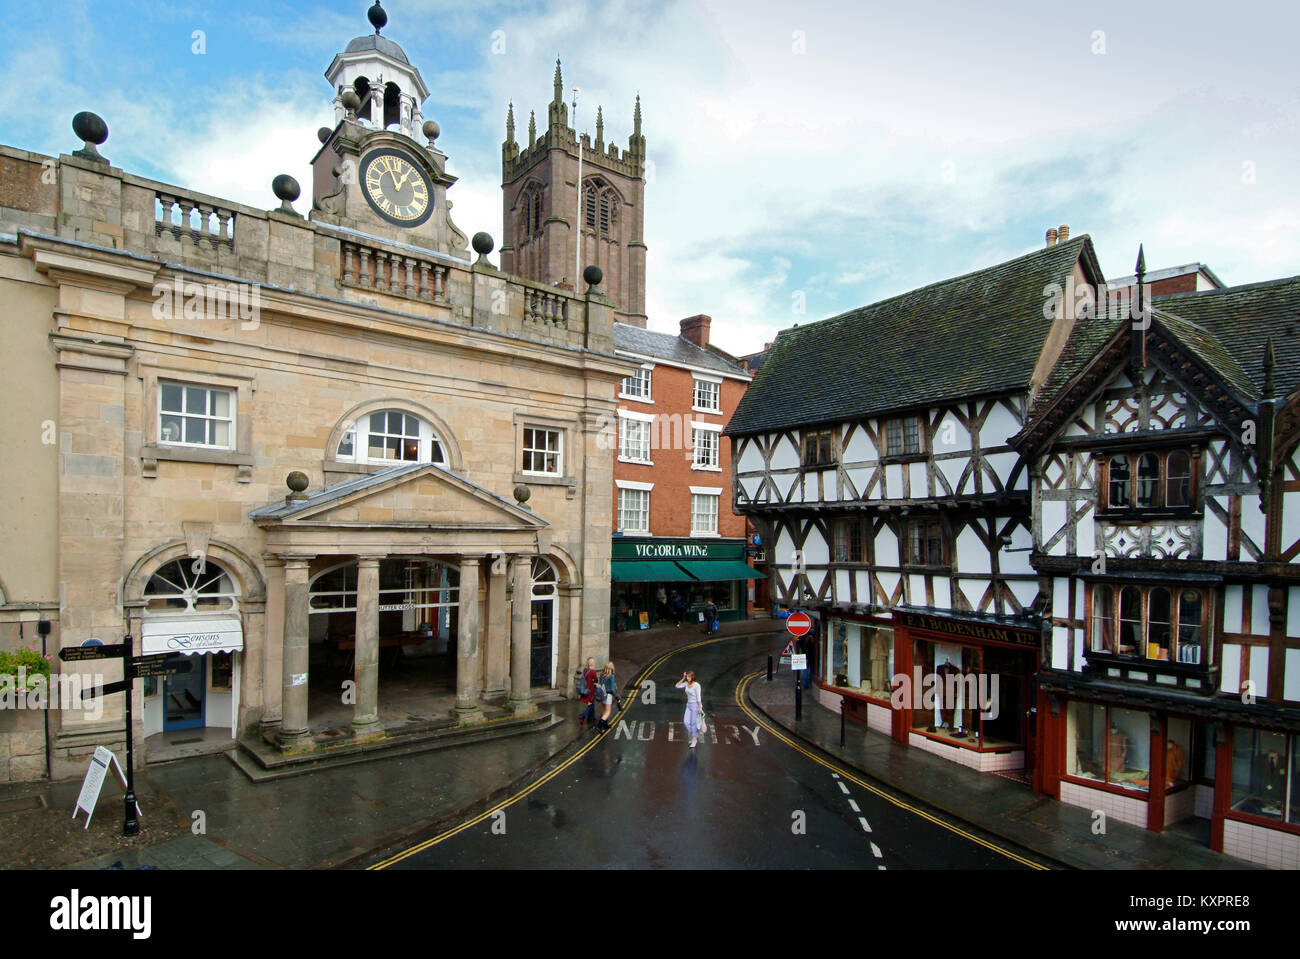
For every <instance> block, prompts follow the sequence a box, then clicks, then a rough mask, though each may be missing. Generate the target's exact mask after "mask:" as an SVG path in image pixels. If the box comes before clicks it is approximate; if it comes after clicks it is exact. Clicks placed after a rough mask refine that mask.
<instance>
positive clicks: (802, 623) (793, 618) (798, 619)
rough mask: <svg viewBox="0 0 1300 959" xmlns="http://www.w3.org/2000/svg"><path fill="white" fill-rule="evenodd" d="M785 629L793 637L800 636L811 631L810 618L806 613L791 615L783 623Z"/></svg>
mask: <svg viewBox="0 0 1300 959" xmlns="http://www.w3.org/2000/svg"><path fill="white" fill-rule="evenodd" d="M785 628H786V629H788V630H789V631H790V632H791V633H793V634H794V635H795V636H802V635H803V634H804V633H806V632H808V630H810V629H812V618H811V617H809V615H808V614H807V613H791V614H790V618H789V619H787V620H786V621H785Z"/></svg>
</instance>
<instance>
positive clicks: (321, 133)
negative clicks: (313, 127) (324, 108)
mask: <svg viewBox="0 0 1300 959" xmlns="http://www.w3.org/2000/svg"><path fill="white" fill-rule="evenodd" d="M333 132H334V131H333V130H331V129H330V128H329V127H321V128H320V129H319V130H317V131H316V139H317V140H319V141H320V142H321V143H325V142H327V141H328V140H329V138H330V134H331V133H333Z"/></svg>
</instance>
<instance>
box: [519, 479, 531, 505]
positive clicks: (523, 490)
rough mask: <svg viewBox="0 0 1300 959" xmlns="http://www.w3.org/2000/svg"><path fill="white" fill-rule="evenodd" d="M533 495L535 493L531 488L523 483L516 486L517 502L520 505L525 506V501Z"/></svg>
mask: <svg viewBox="0 0 1300 959" xmlns="http://www.w3.org/2000/svg"><path fill="white" fill-rule="evenodd" d="M532 495H533V491H532V490H530V489H529V488H528V487H527V486H525V485H524V484H523V483H520V484H519V485H518V486H516V487H515V502H516V503H518V504H519V505H520V506H523V505H524V504H525V503H527V502H528V499H529V497H531V496H532Z"/></svg>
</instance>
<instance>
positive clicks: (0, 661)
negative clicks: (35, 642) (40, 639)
mask: <svg viewBox="0 0 1300 959" xmlns="http://www.w3.org/2000/svg"><path fill="white" fill-rule="evenodd" d="M19 666H25V667H27V688H28V689H31V688H33V683H34V681H35V679H36V677H37V676H38V675H40V676H44V677H45V681H46V682H47V683H48V682H49V681H50V661H49V660H48V659H46V658H45V657H44V656H42V655H41V654H40V653H38V652H37V651H36V650H34V649H27V648H19V649H15V650H14V651H13V652H11V653H6V652H0V676H4V675H9V676H13V677H14V680H13V681H14V684H15V685H16V684H17V682H18V667H19Z"/></svg>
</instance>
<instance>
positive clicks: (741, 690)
mask: <svg viewBox="0 0 1300 959" xmlns="http://www.w3.org/2000/svg"><path fill="white" fill-rule="evenodd" d="M761 675H762V671H761V670H760V671H759V672H754V673H750V674H749V675H748V676H746V677H745V678H744V679H742V680H741V681H740V682H739V683H738V684H737V686H736V705H738V706H739V707H740V708H741V709H742V710H743V711H744V713H745V715H746V716H748V717H749V718H750V719H751V720H752V721H753V722H755V723H757V724H758V725H760V726H762V727H763V728H764V729H766V730H767V732H768V735H769V736H772V737H773V738H774V739H779V740H780V741H781V742H783V743H785V744H786V745H787V746H789V747H790V748H791V749H793V750H795V751H796V752H799V753H802V754H803V755H804V756H806V757H807V758H809V759H811V760H812V761H813V762H815V763H817V765H819V766H822V767H824V768H826V769H829V770H831V771H832V772H834V773H837V774H838V775H839V776H840V778H842V779H847V780H848V781H849V782H851V783H854V784H855V785H858V786H861V787H862V788H863V789H865V790H866V791H867V792H869V793H872V794H873V795H876V796H879V797H880V798H881V799H883V800H885V801H886V802H889V803H892V804H893V805H895V806H897V807H898V808H899V809H906V810H907V811H908V812H910V813H912V814H914V815H916V816H920V817H921V818H922V819H926V820H929V821H930V822H932V823H934V824H935V825H936V826H942V827H943V828H944V829H947V830H948V831H949V832H954V833H956V834H957V835H959V836H961V837H962V838H964V839H969V840H970V841H971V842H973V843H976V844H977V845H980V846H983V847H984V848H985V849H990V850H992V851H993V852H996V853H1001V854H1002V855H1003V856H1006V857H1007V858H1008V859H1014V860H1015V861H1016V862H1018V863H1021V864H1022V865H1025V866H1028V867H1029V868H1030V869H1043V870H1045V869H1047V867H1046V866H1044V865H1041V864H1040V863H1036V862H1033V861H1032V860H1029V859H1025V858H1024V857H1023V856H1017V855H1016V854H1015V853H1013V852H1011V851H1010V850H1008V849H1003V848H1002V847H1001V846H999V845H996V844H995V843H991V842H989V841H988V840H986V839H981V838H980V837H979V836H976V835H974V834H972V833H969V832H967V831H966V830H964V829H961V828H960V827H958V826H954V825H953V824H952V823H950V822H945V821H944V820H942V819H939V818H938V817H937V816H932V815H931V814H930V813H928V812H926V811H925V810H924V809H918V808H917V807H916V806H913V805H910V804H909V803H905V802H903V801H902V800H901V799H898V798H897V797H895V796H891V795H890V794H889V793H887V792H885V791H884V790H882V789H879V788H877V787H875V786H873V785H871V783H869V782H866V781H865V780H863V779H862V778H861V777H859V776H855V775H854V774H853V773H851V772H850V771H849V770H847V769H845V768H844V767H843V766H840V765H837V764H836V763H832V762H828V761H827V760H825V759H823V758H822V757H821V756H818V755H817V754H816V753H813V752H811V751H809V750H808V749H805V748H804V746H803V745H802V744H801V743H799V742H797V741H796V740H794V739H792V738H790V737H789V736H787V735H786V734H785V733H783V732H782V731H781V730H779V729H777V728H776V727H775V726H773V725H772V724H771V723H769V722H767V721H766V720H764V719H763V718H762V717H760V716H759V715H758V714H757V713H755V712H754V711H753V710H752V709H750V708H749V706H748V705H746V703H745V693H746V691H747V690H748V689H749V684H750V683H751V682H752V681H753V680H754V678H755V677H757V676H761Z"/></svg>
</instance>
